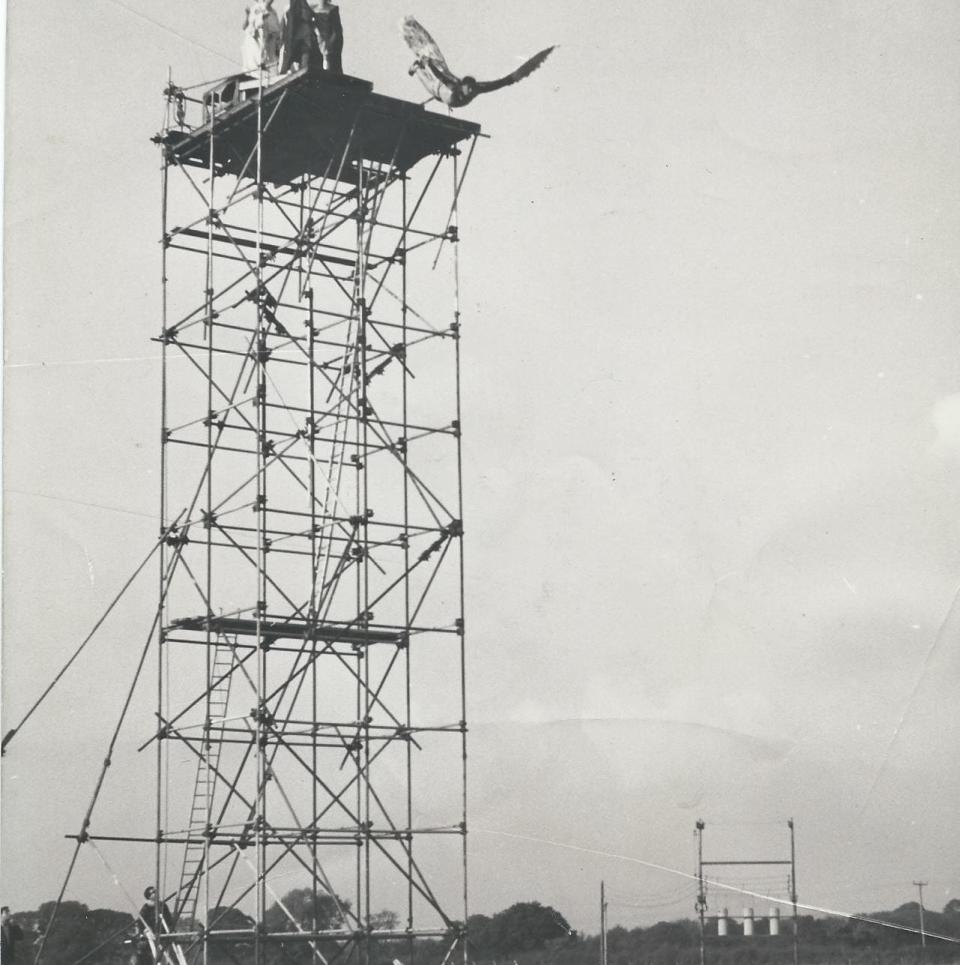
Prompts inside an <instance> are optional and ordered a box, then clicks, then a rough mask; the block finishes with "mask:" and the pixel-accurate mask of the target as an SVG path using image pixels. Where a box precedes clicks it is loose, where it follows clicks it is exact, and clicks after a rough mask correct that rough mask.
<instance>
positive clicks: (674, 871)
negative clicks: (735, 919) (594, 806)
mask: <svg viewBox="0 0 960 965" xmlns="http://www.w3.org/2000/svg"><path fill="white" fill-rule="evenodd" d="M471 830H473V831H474V832H479V833H481V834H492V835H496V836H498V837H502V838H513V839H515V840H517V841H530V842H531V843H533V844H548V845H550V846H551V847H553V848H563V849H564V850H566V851H576V852H578V853H579V854H592V855H596V856H597V857H600V858H614V859H615V860H617V861H628V862H630V863H631V864H638V865H641V866H643V867H644V868H651V869H652V870H654V871H664V872H666V873H667V874H671V875H677V876H679V877H681V878H687V879H689V880H690V881H699V880H700V879H699V876H698V875H695V874H692V873H691V872H689V871H681V870H680V869H679V868H671V867H670V866H669V865H663V864H657V862H655V861H646V860H644V859H643V858H637V857H634V856H633V855H629V854H617V853H616V852H615V851H603V850H600V849H598V848H586V847H583V846H582V845H578V844H568V843H566V842H564V841H551V840H550V839H548V838H537V837H534V836H533V835H530V834H517V833H516V832H513V831H498V830H495V829H493V828H478V827H473V828H472V829H471ZM704 881H705V882H706V884H708V885H711V886H712V887H714V888H720V889H722V890H724V891H735V892H737V893H738V894H741V895H747V896H748V897H750V898H758V899H760V900H762V901H770V902H773V903H774V904H780V905H791V906H792V905H793V902H791V901H790V900H789V899H786V898H776V897H774V896H772V895H764V894H761V893H760V892H758V891H750V890H749V889H746V888H737V887H736V886H734V885H728V884H724V883H723V882H721V881H714V880H713V879H712V878H710V879H708V878H704ZM796 904H797V908H802V909H803V910H804V911H813V912H819V913H820V914H821V915H830V916H831V917H833V918H847V919H849V920H851V921H862V922H866V923H867V924H869V925H880V926H882V927H883V928H892V929H894V930H895V931H904V932H909V933H910V934H912V935H919V934H920V929H919V928H912V927H910V926H909V925H900V924H897V923H896V922H892V921H884V920H883V919H882V918H872V917H871V916H869V915H858V914H854V913H852V912H847V911H837V910H836V909H834V908H823V907H821V906H819V905H807V904H803V903H801V902H799V901H798V902H797V903H796ZM923 933H924V934H925V935H926V936H927V937H928V938H936V939H938V940H940V941H944V942H951V943H953V944H955V945H960V938H956V937H954V936H952V935H940V934H937V933H935V932H931V931H927V930H926V929H925V930H924V932H923Z"/></svg>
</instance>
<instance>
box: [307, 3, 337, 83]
mask: <svg viewBox="0 0 960 965" xmlns="http://www.w3.org/2000/svg"><path fill="white" fill-rule="evenodd" d="M310 7H311V9H312V10H313V21H314V23H315V24H316V29H317V39H318V41H319V44H320V53H321V54H323V69H324V71H326V73H328V74H342V73H343V24H342V23H341V22H340V8H339V7H338V6H336V4H333V3H330V0H317V2H313V3H311V4H310Z"/></svg>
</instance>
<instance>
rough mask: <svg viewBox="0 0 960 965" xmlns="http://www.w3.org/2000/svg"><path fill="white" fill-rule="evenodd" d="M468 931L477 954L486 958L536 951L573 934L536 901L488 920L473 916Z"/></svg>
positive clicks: (562, 920)
mask: <svg viewBox="0 0 960 965" xmlns="http://www.w3.org/2000/svg"><path fill="white" fill-rule="evenodd" d="M467 928H468V933H469V936H470V943H471V945H473V946H474V948H475V950H476V954H477V955H478V956H479V957H489V958H496V957H497V956H501V955H511V954H517V953H520V952H527V951H535V950H537V949H541V948H543V947H544V946H545V945H546V944H547V942H549V941H551V940H552V939H556V938H560V937H566V936H568V935H570V934H571V933H572V931H573V929H571V928H570V925H569V923H568V922H567V920H566V918H564V917H563V915H561V914H560V912H558V911H557V910H556V909H554V908H551V907H550V906H549V905H547V906H545V905H541V904H540V902H538V901H523V902H519V903H518V904H516V905H511V906H510V907H509V908H507V909H506V910H505V911H501V912H498V913H497V914H496V915H493V916H492V917H490V918H487V917H486V916H485V915H473V916H471V917H470V918H469V919H468V920H467Z"/></svg>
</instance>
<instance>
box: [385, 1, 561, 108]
mask: <svg viewBox="0 0 960 965" xmlns="http://www.w3.org/2000/svg"><path fill="white" fill-rule="evenodd" d="M400 31H401V33H402V35H403V39H404V40H405V41H406V43H407V46H408V47H409V48H410V49H411V50H412V51H413V55H414V58H415V60H414V62H413V65H412V66H411V67H410V70H409V71H408V73H409V74H411V75H412V74H416V75H417V76H418V77H419V78H420V82H421V83H422V84H423V86H424V87H426V89H427V90H428V91H429V92H430V94H431V95H432V97H434V98H436V99H437V100H438V101H441V102H442V103H444V104H446V105H447V106H448V107H464V106H465V105H467V104H469V103H470V101H472V100H473V99H474V98H475V97H476V96H477V95H478V94H486V93H488V92H489V91H492V90H498V89H499V88H501V87H506V86H507V85H508V84H515V83H516V82H517V81H518V80H523V78H524V77H528V76H529V75H530V74H532V73H533V72H534V71H535V70H536V69H537V68H538V67H539V66H540V65H541V64H542V63H543V62H544V61H545V60H546V59H547V57H548V56H549V55H550V52H551V51H552V50H553V47H547V48H546V49H545V50H541V51H540V53H538V54H534V55H533V56H532V57H531V58H530V59H529V60H528V61H526V62H525V63H523V64H521V65H520V66H519V67H518V68H517V69H516V70H515V71H513V72H512V73H509V74H507V75H506V76H505V77H500V78H499V79H498V80H477V79H476V78H475V77H471V76H470V75H466V76H464V77H458V76H457V75H456V74H455V73H454V72H453V71H452V70H451V69H450V68H449V67H448V66H447V62H446V60H445V59H444V56H443V54H442V53H441V52H440V48H439V47H438V46H437V44H436V42H435V41H434V39H433V37H431V36H430V34H428V33H427V31H426V30H425V29H424V28H423V26H422V25H421V24H420V23H419V22H418V21H417V20H416V19H414V18H413V17H404V18H403V22H402V23H401V25H400Z"/></svg>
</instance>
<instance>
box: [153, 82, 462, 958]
mask: <svg viewBox="0 0 960 965" xmlns="http://www.w3.org/2000/svg"><path fill="white" fill-rule="evenodd" d="M165 96H166V102H167V119H166V122H165V125H164V128H163V130H162V131H161V132H160V133H159V134H158V135H157V137H156V139H155V140H156V141H157V142H158V144H159V145H160V147H161V151H162V204H163V236H162V259H163V272H162V274H163V322H162V330H161V332H160V335H159V336H158V338H157V341H158V342H159V343H160V346H161V350H162V355H163V361H162V371H163V375H162V382H163V384H162V435H161V452H162V456H161V477H162V482H161V497H160V499H161V507H160V509H161V517H162V529H161V540H162V544H163V545H162V558H161V560H160V574H159V600H160V604H159V610H158V615H157V620H158V624H159V628H160V633H159V641H160V646H159V647H158V652H159V657H158V665H157V670H158V687H157V694H156V700H157V718H158V726H157V731H156V733H155V735H154V736H153V738H151V740H150V741H149V742H148V744H152V745H153V751H154V752H155V756H156V771H157V782H156V783H157V805H156V837H155V841H156V849H155V850H156V864H155V868H154V869H153V877H155V879H156V886H157V889H158V893H159V894H160V895H161V896H163V898H164V899H165V900H166V902H167V905H168V907H169V909H170V912H171V917H172V918H173V921H172V922H171V923H170V931H169V933H167V934H163V935H160V936H159V946H160V947H159V948H158V949H157V950H156V953H155V954H156V955H157V956H158V957H159V958H166V959H168V960H170V959H179V960H182V959H183V958H184V957H185V958H186V959H187V960H191V961H197V962H203V963H207V962H208V961H215V962H221V961H222V962H231V961H233V962H239V961H244V962H248V961H252V962H253V963H254V965H260V963H264V962H283V961H297V962H307V961H309V962H316V963H320V965H334V963H340V962H356V963H358V965H360V963H364V965H371V963H374V962H375V961H378V960H384V961H390V960H392V959H393V958H395V957H398V958H401V959H403V960H404V962H405V963H406V962H410V961H412V960H414V959H416V958H417V957H418V956H420V957H421V958H422V957H423V956H424V954H426V952H424V951H423V950H424V949H428V950H429V955H428V957H429V958H430V959H431V960H436V961H442V962H448V961H453V960H456V959H458V958H460V957H461V956H462V958H463V960H465V957H466V941H465V922H466V918H467V879H466V871H467V869H466V862H467V852H466V834H467V822H466V791H467V787H466V733H467V725H466V709H465V688H466V670H465V661H464V616H463V581H464V576H463V547H462V542H463V499H462V487H461V431H460V426H461V420H460V311H459V291H458V287H459V270H458V262H457V252H458V241H459V224H458V198H459V195H460V190H461V187H462V185H463V180H464V177H465V176H466V173H467V169H468V168H469V165H470V158H471V157H472V155H473V150H474V148H475V146H476V143H477V140H478V138H479V137H480V136H481V135H480V129H479V127H478V126H477V125H476V124H473V123H470V122H467V121H463V120H459V119H456V118H453V117H450V116H446V115H442V114H438V113H434V112H430V111H427V110H425V109H424V108H423V107H422V106H419V105H416V104H412V103H408V102H405V101H401V100H397V99H394V98H390V97H385V96H382V95H379V94H377V93H375V92H374V91H373V89H372V85H371V84H370V83H368V82H366V81H362V80H359V79H356V78H351V77H345V76H344V77H339V76H332V75H329V74H310V73H307V72H306V71H303V70H301V71H296V72H294V73H291V74H289V75H286V76H284V77H282V78H280V79H279V80H276V81H274V82H272V83H268V78H267V77H266V76H265V75H264V74H263V73H261V75H260V76H259V77H257V76H239V77H233V78H230V79H228V80H227V81H225V82H223V83H221V84H219V85H218V86H216V87H213V88H209V89H206V90H203V91H200V92H199V93H196V94H195V93H193V92H192V91H189V90H184V89H181V88H178V87H177V86H175V85H174V84H172V83H171V84H170V85H169V86H168V87H167V89H166V92H165ZM414 168H416V170H413V169H414ZM434 269H436V270H434ZM415 289H416V293H415ZM144 746H145V747H146V746H147V745H144Z"/></svg>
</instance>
